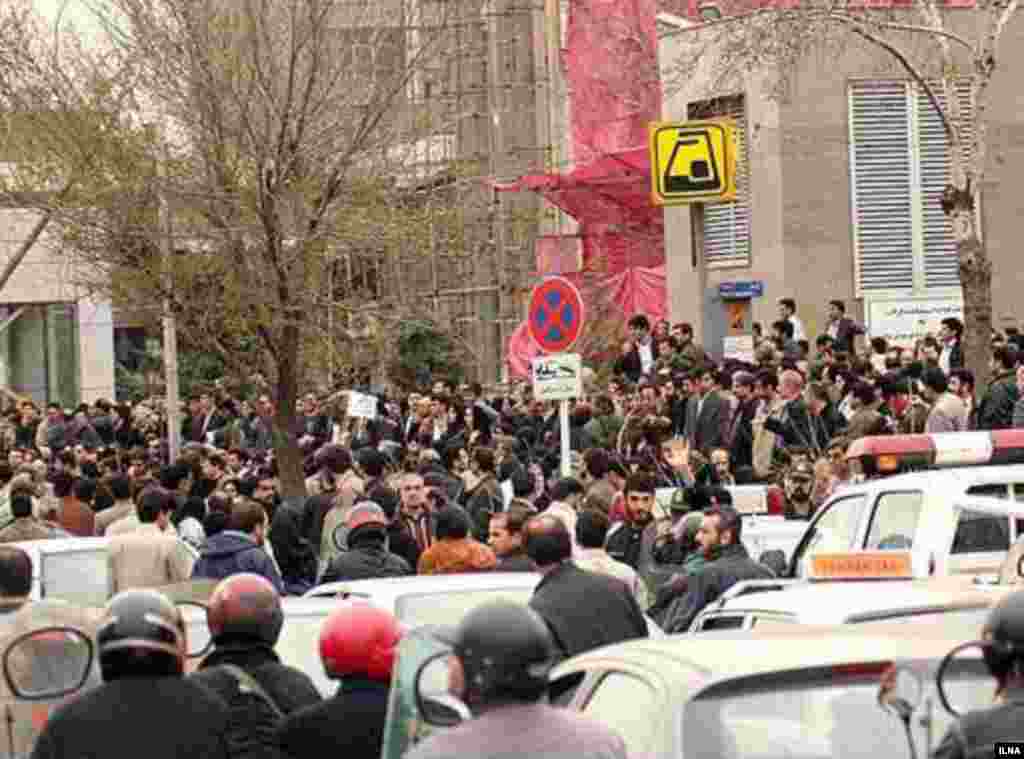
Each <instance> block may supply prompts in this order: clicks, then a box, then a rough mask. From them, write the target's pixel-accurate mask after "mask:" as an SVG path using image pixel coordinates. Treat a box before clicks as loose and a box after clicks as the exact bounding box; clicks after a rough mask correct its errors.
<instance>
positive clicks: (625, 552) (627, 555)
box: [605, 473, 654, 570]
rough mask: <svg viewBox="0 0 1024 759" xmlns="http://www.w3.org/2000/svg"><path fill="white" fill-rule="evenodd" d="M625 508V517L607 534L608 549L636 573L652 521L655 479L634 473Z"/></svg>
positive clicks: (609, 552)
mask: <svg viewBox="0 0 1024 759" xmlns="http://www.w3.org/2000/svg"><path fill="white" fill-rule="evenodd" d="M625 507H626V518H625V519H624V520H623V521H621V522H616V523H615V525H613V526H612V528H611V529H610V530H609V531H608V537H607V539H606V541H605V550H606V551H607V552H608V555H609V556H611V557H612V558H613V559H615V560H617V561H621V562H622V563H623V564H627V565H629V566H630V567H632V568H633V569H634V570H635V569H637V566H638V564H639V563H640V549H641V546H642V544H643V536H644V530H646V529H647V526H648V525H649V524H650V523H651V519H652V518H653V517H652V511H653V509H654V480H653V479H652V478H651V477H650V476H649V475H647V474H642V473H640V474H634V475H632V476H630V477H629V478H628V479H627V480H626V490H625Z"/></svg>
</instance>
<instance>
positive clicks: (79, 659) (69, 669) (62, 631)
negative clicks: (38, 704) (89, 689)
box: [3, 627, 93, 701]
mask: <svg viewBox="0 0 1024 759" xmlns="http://www.w3.org/2000/svg"><path fill="white" fill-rule="evenodd" d="M92 662H93V646H92V641H91V640H90V639H89V637H88V636H87V635H86V634H85V633H83V632H81V631H80V630H76V629H75V628H73V627H44V628H42V629H39V630H33V631H32V632H30V633H27V634H25V635H22V636H21V637H20V638H16V639H15V640H14V641H12V642H11V643H10V644H9V645H8V646H7V648H6V649H5V650H4V653H3V669H4V679H6V680H7V685H8V687H9V688H10V689H11V692H12V693H13V694H14V695H15V696H17V697H18V698H20V699H22V700H24V701H46V700H50V699H56V698H62V697H63V696H67V695H69V694H71V693H74V692H75V691H77V690H80V689H81V688H82V686H83V685H85V682H86V680H87V679H88V678H89V673H90V671H91V670H92Z"/></svg>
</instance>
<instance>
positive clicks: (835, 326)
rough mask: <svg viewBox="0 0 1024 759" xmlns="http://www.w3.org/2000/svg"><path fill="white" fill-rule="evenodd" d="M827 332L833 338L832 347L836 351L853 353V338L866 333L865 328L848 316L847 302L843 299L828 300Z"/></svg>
mask: <svg viewBox="0 0 1024 759" xmlns="http://www.w3.org/2000/svg"><path fill="white" fill-rule="evenodd" d="M825 334H827V335H828V336H829V337H831V338H832V349H833V351H835V352H836V353H846V354H848V355H851V356H852V355H853V339H854V338H855V337H856V336H857V335H863V334H864V328H863V327H861V326H860V325H859V324H857V323H856V322H855V321H854V320H853V319H848V318H847V317H846V304H845V303H843V302H842V301H841V300H830V301H829V302H828V329H826V331H825Z"/></svg>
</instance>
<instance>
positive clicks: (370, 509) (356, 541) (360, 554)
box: [320, 501, 413, 583]
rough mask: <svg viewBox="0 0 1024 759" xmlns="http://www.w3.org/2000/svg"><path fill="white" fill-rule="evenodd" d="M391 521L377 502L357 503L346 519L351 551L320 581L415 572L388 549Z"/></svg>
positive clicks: (332, 566) (344, 554) (341, 555)
mask: <svg viewBox="0 0 1024 759" xmlns="http://www.w3.org/2000/svg"><path fill="white" fill-rule="evenodd" d="M389 522H390V520H389V519H388V517H387V515H386V514H385V513H384V510H383V509H382V508H381V507H380V506H378V505H377V504H376V503H374V502H373V501H363V502H361V503H357V504H356V505H355V506H353V507H352V510H351V511H350V512H349V513H348V517H347V518H346V520H345V527H346V532H347V543H348V546H347V548H348V550H345V551H342V552H341V553H340V554H339V555H338V556H337V557H336V558H335V559H334V561H332V562H331V563H330V565H329V566H328V567H327V570H326V571H325V572H324V576H323V577H322V578H321V579H320V582H322V583H325V582H339V581H342V580H369V579H373V578H375V577H404V576H405V575H411V574H412V573H413V571H412V567H410V566H409V564H408V562H406V561H405V559H403V558H401V557H400V556H396V555H395V554H393V553H391V552H390V551H389V550H388V548H387V539H388V532H387V530H388V524H389Z"/></svg>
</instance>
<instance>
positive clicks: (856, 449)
mask: <svg viewBox="0 0 1024 759" xmlns="http://www.w3.org/2000/svg"><path fill="white" fill-rule="evenodd" d="M846 458H847V459H853V460H857V461H859V462H860V465H861V469H862V471H863V472H864V474H865V475H866V476H868V477H871V476H875V475H884V474H894V473H896V472H899V471H906V470H913V469H932V468H946V467H958V466H982V465H986V464H990V465H998V464H1024V429H1015V430H993V431H991V432H944V433H939V434H934V435H882V436H876V437H863V438H860V439H859V440H855V441H854V442H852V443H851V444H850V448H849V450H848V451H847V453H846Z"/></svg>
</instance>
